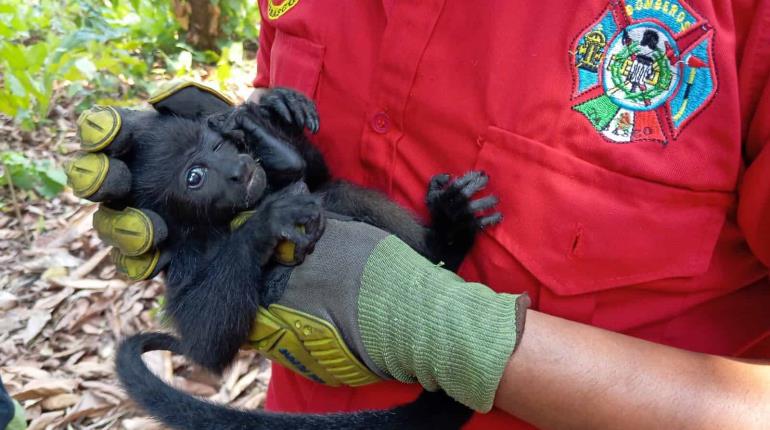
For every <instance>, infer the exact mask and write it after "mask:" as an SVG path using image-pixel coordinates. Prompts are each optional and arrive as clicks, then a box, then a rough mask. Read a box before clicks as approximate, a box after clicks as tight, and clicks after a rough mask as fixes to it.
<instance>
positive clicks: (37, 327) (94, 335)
mask: <svg viewBox="0 0 770 430" xmlns="http://www.w3.org/2000/svg"><path fill="white" fill-rule="evenodd" d="M252 73H253V70H247V69H244V70H241V71H239V72H234V78H233V79H232V80H231V84H229V85H228V86H229V88H228V90H230V93H231V94H234V95H235V98H236V99H239V100H243V98H244V97H245V96H246V95H247V94H248V92H249V88H248V83H249V82H250V78H251V74H252ZM205 75H206V73H205V71H204V72H203V73H200V74H199V76H200V77H201V78H203V79H205ZM73 106H74V103H73V104H72V105H69V106H68V105H66V103H64V104H60V105H59V106H57V107H56V108H55V109H54V110H53V112H52V113H51V116H50V122H49V123H47V124H45V125H44V126H42V127H40V128H39V129H38V130H36V131H33V132H25V131H22V130H20V129H18V128H17V127H16V126H15V125H14V123H13V121H12V120H11V119H10V118H7V117H3V116H0V151H5V150H13V151H19V152H22V153H23V154H25V155H26V156H27V157H28V158H31V159H34V160H45V159H50V160H52V161H54V162H55V163H56V164H57V165H58V166H62V165H63V162H64V161H65V160H67V159H68V158H70V157H72V155H73V154H74V153H75V152H76V151H77V150H78V148H79V142H78V140H77V136H76V130H75V119H76V114H75V112H74V107H73ZM14 191H15V193H12V192H11V190H10V188H9V187H0V202H1V203H2V204H0V376H2V379H3V382H4V383H5V386H6V387H7V389H8V391H9V392H10V394H11V395H12V396H13V397H14V398H16V399H17V400H19V401H20V402H21V403H22V405H23V406H24V408H25V410H26V414H27V419H28V422H29V429H30V430H41V429H126V430H134V429H137V430H138V429H141V430H152V429H157V428H161V427H160V426H158V425H157V424H156V423H154V422H153V421H151V420H149V419H147V418H145V417H143V414H142V413H141V411H139V410H137V408H136V407H135V405H133V404H132V402H131V401H130V400H129V399H128V398H127V396H126V394H125V393H124V392H123V391H122V390H121V388H120V387H119V385H118V383H117V381H116V378H115V372H114V368H113V360H114V354H115V350H116V347H117V342H118V341H119V340H120V339H121V338H122V337H123V336H125V335H127V334H131V333H135V332H137V331H140V330H148V329H153V330H158V329H164V327H163V326H162V325H161V323H160V321H159V318H158V316H157V315H158V312H157V311H158V310H159V299H160V297H161V296H162V295H163V289H164V286H163V282H162V279H160V278H157V279H154V280H150V281H144V282H136V283H132V282H129V281H127V280H126V279H125V278H122V277H121V276H120V275H119V274H117V273H116V271H115V267H114V265H113V264H112V263H111V261H110V257H109V251H110V249H109V248H108V247H107V246H105V245H104V244H102V243H101V242H100V241H99V239H98V238H97V236H96V234H95V232H94V231H93V229H92V228H91V217H92V215H93V213H94V212H95V210H96V206H95V205H93V204H91V203H89V202H87V201H85V200H81V199H78V198H77V197H75V196H74V195H73V194H72V192H71V190H69V189H65V191H64V192H63V193H61V194H60V195H59V196H57V197H56V198H53V199H50V200H46V199H43V198H40V197H38V196H37V195H35V194H34V193H33V192H31V191H23V190H18V189H16V190H14ZM14 194H15V196H14ZM144 357H145V361H147V363H148V364H149V365H150V367H151V368H152V369H153V370H154V371H155V372H156V373H157V374H159V375H162V377H163V378H164V379H165V380H167V381H170V382H171V383H173V384H174V385H175V386H177V387H179V388H181V389H183V390H185V391H187V392H190V393H193V394H196V395H198V396H200V397H203V398H207V399H209V400H211V401H214V402H219V403H228V404H230V405H232V406H236V407H240V408H246V409H253V408H258V407H260V406H261V405H262V403H263V401H264V398H265V388H266V384H267V381H268V379H269V378H270V367H269V365H268V363H267V362H266V361H265V360H263V359H262V358H261V357H259V356H257V355H256V354H255V353H254V352H250V351H242V352H241V354H240V355H239V357H238V359H237V361H236V362H235V363H234V364H233V366H231V368H230V369H229V370H228V371H227V372H226V373H225V375H224V376H223V377H222V378H219V377H216V376H213V375H210V374H208V373H206V372H205V371H202V370H201V369H199V368H197V367H194V366H190V365H188V364H187V363H186V361H185V360H184V359H182V358H180V357H172V356H171V355H170V353H167V352H160V351H158V352H152V353H148V354H145V356H144Z"/></svg>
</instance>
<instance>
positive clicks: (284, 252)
mask: <svg viewBox="0 0 770 430" xmlns="http://www.w3.org/2000/svg"><path fill="white" fill-rule="evenodd" d="M252 215H254V211H244V212H241V213H239V214H238V215H236V216H235V218H233V220H232V221H230V230H237V229H239V228H240V227H241V226H242V225H243V223H245V222H246V220H248V219H249V218H251V216H252ZM296 228H297V230H299V231H300V232H301V233H304V232H305V226H304V225H298V226H296ZM295 251H296V245H295V244H294V243H293V242H290V241H288V240H283V241H281V242H279V243H278V246H277V247H276V249H275V259H276V260H278V262H279V263H281V264H285V265H288V266H291V265H295V264H297V255H296V254H295Z"/></svg>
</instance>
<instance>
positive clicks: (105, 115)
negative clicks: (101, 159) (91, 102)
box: [77, 106, 122, 152]
mask: <svg viewBox="0 0 770 430" xmlns="http://www.w3.org/2000/svg"><path fill="white" fill-rule="evenodd" d="M77 125H78V137H80V147H81V148H83V150H84V151H88V152H96V151H101V150H102V149H104V148H106V147H107V146H109V144H110V143H112V141H113V140H114V139H115V136H117V135H118V132H119V131H120V127H121V125H122V120H121V118H120V114H118V111H116V110H115V109H114V108H112V107H110V106H94V107H92V108H90V109H88V110H85V111H83V113H81V114H80V117H78V121H77Z"/></svg>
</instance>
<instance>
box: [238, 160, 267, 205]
mask: <svg viewBox="0 0 770 430" xmlns="http://www.w3.org/2000/svg"><path fill="white" fill-rule="evenodd" d="M266 187H267V181H265V171H264V170H262V169H260V168H256V169H254V170H253V171H252V172H251V176H250V177H249V180H248V181H247V182H246V195H245V196H244V198H243V205H244V207H245V208H251V207H253V206H254V205H256V204H257V202H258V201H259V199H260V197H262V194H263V193H264V192H265V188H266Z"/></svg>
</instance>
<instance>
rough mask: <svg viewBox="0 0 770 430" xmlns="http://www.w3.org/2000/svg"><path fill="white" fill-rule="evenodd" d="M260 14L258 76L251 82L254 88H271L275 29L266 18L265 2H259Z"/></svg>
mask: <svg viewBox="0 0 770 430" xmlns="http://www.w3.org/2000/svg"><path fill="white" fill-rule="evenodd" d="M259 13H260V15H261V17H262V19H261V23H260V29H259V48H258V50H257V76H256V77H255V78H254V80H253V81H252V82H251V84H252V85H253V86H254V88H267V87H268V86H270V51H271V49H272V47H273V39H274V38H275V27H273V26H272V24H270V21H269V20H268V19H267V17H266V16H265V2H264V1H262V0H260V1H259Z"/></svg>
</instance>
